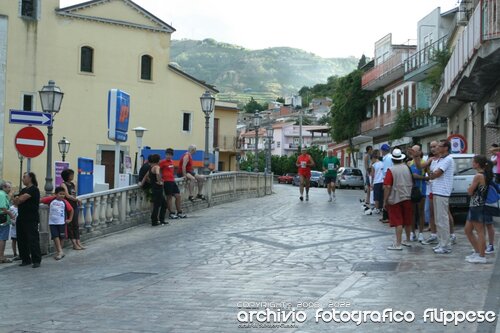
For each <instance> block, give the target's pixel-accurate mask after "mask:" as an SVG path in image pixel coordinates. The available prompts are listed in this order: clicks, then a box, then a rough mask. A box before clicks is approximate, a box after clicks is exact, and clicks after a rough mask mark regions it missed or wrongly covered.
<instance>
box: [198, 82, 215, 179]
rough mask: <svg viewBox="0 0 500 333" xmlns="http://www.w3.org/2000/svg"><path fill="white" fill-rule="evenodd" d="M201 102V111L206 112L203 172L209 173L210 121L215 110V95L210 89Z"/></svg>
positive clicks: (202, 96) (201, 98)
mask: <svg viewBox="0 0 500 333" xmlns="http://www.w3.org/2000/svg"><path fill="white" fill-rule="evenodd" d="M200 103H201V111H203V113H204V114H205V155H204V157H203V173H204V174H205V175H208V174H209V173H210V170H209V168H208V165H209V157H208V153H209V151H208V130H209V123H210V114H211V113H212V112H213V111H214V107H215V97H214V96H212V94H211V93H210V91H208V90H207V91H205V92H204V93H203V95H201V97H200Z"/></svg>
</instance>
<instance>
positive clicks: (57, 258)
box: [54, 253, 65, 260]
mask: <svg viewBox="0 0 500 333" xmlns="http://www.w3.org/2000/svg"><path fill="white" fill-rule="evenodd" d="M64 257H65V255H64V253H60V254H58V255H57V256H55V257H54V259H55V260H61V259H62V258H64Z"/></svg>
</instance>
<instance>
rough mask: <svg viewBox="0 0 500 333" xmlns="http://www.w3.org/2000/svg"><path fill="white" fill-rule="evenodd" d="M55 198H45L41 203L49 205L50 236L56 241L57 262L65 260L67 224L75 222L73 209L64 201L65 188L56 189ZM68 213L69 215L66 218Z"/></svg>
mask: <svg viewBox="0 0 500 333" xmlns="http://www.w3.org/2000/svg"><path fill="white" fill-rule="evenodd" d="M54 192H55V194H56V195H55V196H51V197H45V198H42V199H41V200H40V202H41V203H43V204H46V205H49V228H50V235H51V237H52V240H53V241H54V246H55V248H56V251H57V255H56V256H55V257H54V259H55V260H61V259H62V258H64V253H63V250H62V248H63V245H64V238H66V223H69V222H71V221H72V220H73V214H74V212H73V207H71V204H70V203H69V202H68V201H67V200H66V199H64V197H65V195H66V192H65V191H64V188H63V187H60V186H59V187H56V189H55V191H54ZM66 213H68V214H67V215H68V216H67V218H66Z"/></svg>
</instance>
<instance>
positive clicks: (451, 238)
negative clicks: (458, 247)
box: [450, 234, 457, 245]
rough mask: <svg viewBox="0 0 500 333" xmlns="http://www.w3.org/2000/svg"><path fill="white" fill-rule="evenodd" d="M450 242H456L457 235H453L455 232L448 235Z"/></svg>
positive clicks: (452, 243)
mask: <svg viewBox="0 0 500 333" xmlns="http://www.w3.org/2000/svg"><path fill="white" fill-rule="evenodd" d="M450 243H451V245H454V244H456V243H457V236H455V234H451V235H450Z"/></svg>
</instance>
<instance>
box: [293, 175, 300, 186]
mask: <svg viewBox="0 0 500 333" xmlns="http://www.w3.org/2000/svg"><path fill="white" fill-rule="evenodd" d="M292 185H293V186H299V185H300V177H299V175H295V176H293V180H292Z"/></svg>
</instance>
